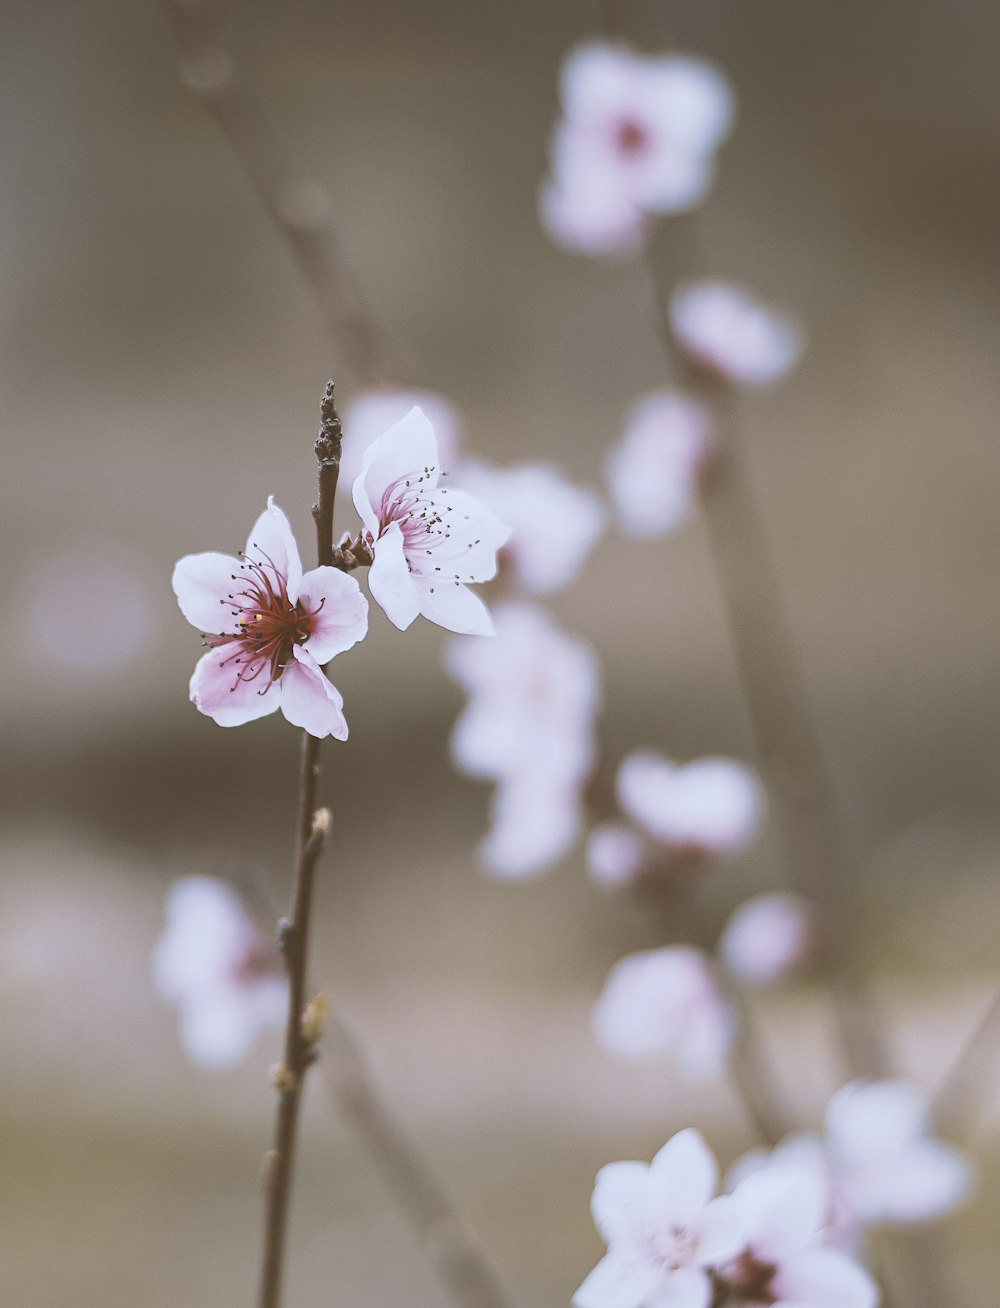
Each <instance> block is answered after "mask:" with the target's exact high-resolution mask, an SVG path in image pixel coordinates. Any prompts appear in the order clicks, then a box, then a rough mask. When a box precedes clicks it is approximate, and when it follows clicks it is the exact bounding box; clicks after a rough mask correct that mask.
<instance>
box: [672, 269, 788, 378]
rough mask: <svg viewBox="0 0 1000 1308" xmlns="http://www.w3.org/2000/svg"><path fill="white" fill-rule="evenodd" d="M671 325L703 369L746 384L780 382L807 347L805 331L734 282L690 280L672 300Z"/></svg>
mask: <svg viewBox="0 0 1000 1308" xmlns="http://www.w3.org/2000/svg"><path fill="white" fill-rule="evenodd" d="M670 325H671V327H672V328H673V331H674V335H675V336H676V337H677V339H678V341H679V342H680V345H681V347H682V349H683V350H684V351H685V352H686V353H687V354H688V355H689V356H690V358H691V359H693V360H694V362H695V363H697V364H698V365H699V366H700V367H702V368H705V369H707V370H708V371H709V372H714V373H716V374H717V375H718V376H720V377H723V378H724V379H725V380H726V381H730V382H735V383H737V384H742V385H744V386H771V385H773V384H774V383H775V382H777V381H780V380H781V378H782V377H784V376H785V374H786V373H787V372H789V371H790V370H791V369H792V368H793V367H794V366H795V364H796V363H798V361H799V357H800V355H801V354H802V351H803V349H804V348H805V340H804V336H803V332H802V328H801V327H800V326H799V324H798V323H797V322H796V320H795V319H794V318H793V317H792V316H791V315H790V314H787V313H782V312H781V311H779V310H777V309H772V308H770V307H769V306H768V305H766V304H763V303H761V301H760V300H758V299H757V297H756V296H755V295H754V294H753V293H752V292H751V291H748V290H746V289H745V288H743V287H741V286H734V285H731V284H730V283H729V282H717V281H706V282H689V283H687V284H686V285H683V286H678V287H677V289H676V290H675V291H674V293H673V296H672V297H671V300H670Z"/></svg>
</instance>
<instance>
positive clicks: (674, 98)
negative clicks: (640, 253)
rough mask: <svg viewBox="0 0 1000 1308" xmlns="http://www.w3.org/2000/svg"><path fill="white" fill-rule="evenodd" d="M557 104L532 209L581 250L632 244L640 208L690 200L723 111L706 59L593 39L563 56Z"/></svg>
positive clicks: (722, 88) (699, 189) (671, 208)
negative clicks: (548, 161)
mask: <svg viewBox="0 0 1000 1308" xmlns="http://www.w3.org/2000/svg"><path fill="white" fill-rule="evenodd" d="M562 103H563V119H562V121H561V122H560V124H559V126H558V127H557V129H556V133H555V136H554V138H553V142H552V151H551V155H552V180H551V181H550V182H548V183H546V185H545V186H544V187H543V189H542V193H541V204H540V207H541V214H542V219H543V221H544V223H545V225H546V227H547V228H548V230H549V232H550V234H551V235H552V236H553V238H554V239H555V240H557V241H558V242H559V243H560V244H562V245H565V246H567V247H569V248H571V249H577V250H580V251H583V252H585V253H588V254H613V253H626V252H629V251H631V250H634V249H635V248H637V247H638V246H639V245H640V244H641V242H642V239H643V237H644V235H645V230H646V227H647V225H648V218H649V215H651V214H665V213H678V212H680V211H682V210H684V209H690V208H692V207H693V206H694V205H696V204H698V203H699V202H700V201H701V200H702V199H703V198H704V196H705V193H706V192H707V190H708V188H709V186H710V184H711V180H712V155H713V153H714V151H715V149H716V148H717V147H718V145H719V143H720V142H721V141H722V139H723V138H724V137H725V135H726V134H727V132H728V131H729V128H730V125H731V122H732V116H733V97H732V93H731V91H730V89H729V86H728V83H727V82H726V81H725V79H724V78H723V77H722V75H721V74H720V73H719V72H718V71H717V70H716V69H714V68H712V67H711V66H710V65H709V64H706V63H703V62H702V61H700V60H697V59H691V58H686V57H682V56H677V55H671V56H664V57H660V58H645V57H643V56H641V55H636V54H634V53H633V52H632V51H630V50H627V49H625V48H623V47H621V46H614V45H608V44H603V43H599V42H593V43H590V44H588V45H584V46H580V47H578V48H577V49H576V50H574V51H573V52H572V53H571V54H570V55H569V56H568V57H567V59H566V61H565V63H564V65H563V72H562Z"/></svg>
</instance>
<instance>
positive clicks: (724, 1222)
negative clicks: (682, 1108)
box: [573, 1128, 740, 1308]
mask: <svg viewBox="0 0 1000 1308" xmlns="http://www.w3.org/2000/svg"><path fill="white" fill-rule="evenodd" d="M717 1177H718V1173H717V1170H716V1164H715V1159H714V1158H713V1157H712V1154H711V1151H710V1150H709V1148H708V1146H707V1145H706V1144H705V1141H704V1140H703V1139H702V1137H701V1136H700V1135H699V1133H698V1132H697V1131H694V1130H691V1129H690V1128H689V1129H688V1130H685V1131H679V1132H678V1133H677V1135H675V1136H673V1137H672V1138H671V1139H670V1140H668V1141H667V1143H666V1144H665V1145H664V1146H663V1148H662V1149H661V1150H660V1152H659V1153H658V1154H657V1155H656V1157H655V1158H654V1159H653V1161H652V1163H650V1164H649V1165H648V1166H647V1164H646V1163H639V1162H626V1163H609V1164H608V1166H607V1167H602V1168H601V1170H600V1171H599V1172H598V1174H597V1183H596V1185H595V1186H594V1194H593V1198H592V1199H591V1203H590V1210H591V1213H592V1214H593V1218H594V1224H595V1225H596V1226H597V1229H598V1230H599V1231H600V1233H601V1235H603V1236H604V1238H605V1240H606V1241H607V1243H608V1252H607V1253H606V1254H605V1256H604V1257H603V1258H602V1259H601V1261H600V1262H599V1263H598V1264H597V1266H596V1267H595V1268H594V1270H593V1271H592V1272H591V1273H590V1275H589V1276H588V1277H587V1279H586V1280H585V1281H584V1283H583V1284H582V1285H581V1286H580V1288H579V1290H577V1292H576V1294H575V1295H574V1296H573V1304H574V1306H575V1308H708V1305H709V1303H710V1302H711V1299H712V1281H711V1276H710V1271H711V1269H712V1268H714V1267H716V1266H718V1265H719V1264H720V1263H721V1262H723V1261H725V1260H726V1259H728V1258H731V1257H732V1256H733V1255H734V1254H735V1253H736V1252H737V1251H738V1249H739V1244H740V1229H739V1225H738V1222H737V1214H736V1211H735V1208H734V1206H733V1203H732V1200H731V1199H730V1198H728V1197H727V1196H722V1197H721V1198H717V1199H713V1198H712V1196H713V1195H714V1194H715V1190H716V1182H717Z"/></svg>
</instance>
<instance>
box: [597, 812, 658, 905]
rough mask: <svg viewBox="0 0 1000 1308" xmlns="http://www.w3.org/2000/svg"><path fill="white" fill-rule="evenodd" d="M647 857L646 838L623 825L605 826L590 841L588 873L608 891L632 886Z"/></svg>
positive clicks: (611, 823)
mask: <svg viewBox="0 0 1000 1308" xmlns="http://www.w3.org/2000/svg"><path fill="white" fill-rule="evenodd" d="M647 857H648V851H647V849H646V844H645V842H644V841H643V839H642V837H641V836H640V835H638V834H637V833H636V832H635V831H633V830H632V828H631V827H627V826H625V825H623V824H622V823H621V822H602V823H600V824H599V825H598V826H596V827H594V828H593V829H592V831H591V833H590V835H589V837H588V838H587V871H588V872H589V873H590V875H591V878H592V879H593V880H594V881H596V882H597V884H598V885H599V886H603V887H604V888H605V889H607V890H619V889H621V888H622V887H624V886H630V885H631V884H632V883H633V882H634V881H635V880H636V878H637V877H638V876H639V874H640V873H641V872H642V870H643V867H644V866H645V864H646V859H647Z"/></svg>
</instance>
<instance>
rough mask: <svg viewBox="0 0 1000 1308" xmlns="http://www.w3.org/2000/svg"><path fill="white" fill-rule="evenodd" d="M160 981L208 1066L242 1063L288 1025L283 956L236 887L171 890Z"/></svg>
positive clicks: (198, 884) (159, 956)
mask: <svg viewBox="0 0 1000 1308" xmlns="http://www.w3.org/2000/svg"><path fill="white" fill-rule="evenodd" d="M153 975H154V978H155V981H156V984H157V987H158V988H159V990H160V992H161V993H162V994H163V995H164V997H165V998H166V999H168V1000H170V1001H171V1003H174V1004H176V1005H177V1006H178V1008H179V1009H180V1035H181V1041H182V1043H183V1045H184V1048H185V1050H186V1051H187V1053H188V1056H189V1057H190V1059H191V1061H192V1062H194V1063H198V1064H199V1065H201V1066H205V1067H225V1066H228V1065H231V1064H233V1063H237V1062H239V1060H240V1059H241V1058H243V1056H244V1055H245V1054H246V1053H247V1052H248V1051H249V1049H250V1047H251V1046H252V1045H253V1043H254V1041H255V1040H256V1039H257V1035H258V1033H259V1032H260V1031H261V1030H263V1029H264V1028H277V1027H280V1026H281V1025H282V1024H283V1022H284V1020H285V1016H286V1010H287V1006H288V986H287V983H286V981H285V978H284V976H283V975H282V973H281V970H280V959H279V957H278V954H277V951H276V950H275V949H274V948H273V947H272V946H270V945H269V944H268V942H267V941H266V940H265V939H264V937H263V936H262V935H261V934H260V932H259V931H258V930H257V928H256V927H255V925H254V924H253V922H252V921H251V919H250V917H249V915H248V914H247V911H246V909H245V908H244V907H243V904H242V902H241V901H240V898H239V896H238V895H237V894H236V892H235V891H234V890H233V889H232V887H231V886H228V885H226V884H225V883H224V882H222V881H217V880H215V879H214V878H213V877H201V876H192V877H184V878H183V879H182V880H180V881H178V882H177V883H176V884H175V885H174V886H173V887H172V888H171V890H170V894H169V896H168V899H167V927H166V930H165V931H164V933H163V935H162V936H161V937H160V940H159V943H158V944H157V946H156V951H155V953H154V955H153Z"/></svg>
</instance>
